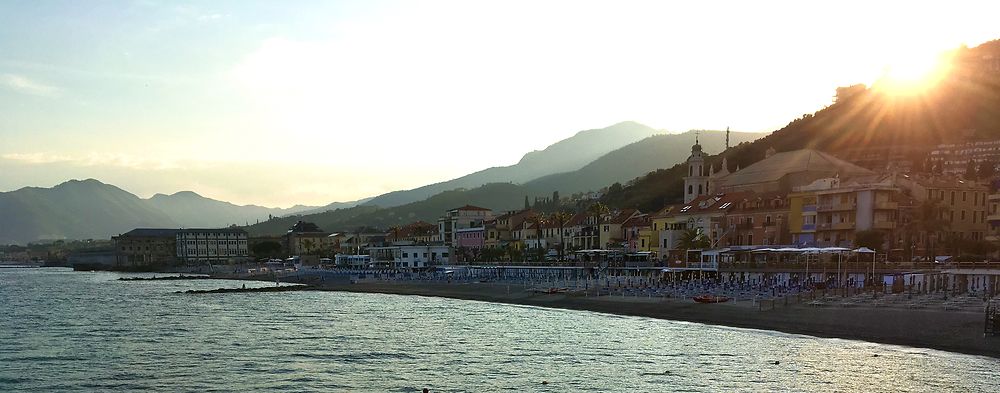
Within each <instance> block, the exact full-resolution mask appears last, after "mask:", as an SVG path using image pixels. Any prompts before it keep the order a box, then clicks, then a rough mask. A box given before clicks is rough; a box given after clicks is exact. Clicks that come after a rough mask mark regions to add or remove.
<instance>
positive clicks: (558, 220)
mask: <svg viewBox="0 0 1000 393" xmlns="http://www.w3.org/2000/svg"><path fill="white" fill-rule="evenodd" d="M572 218H573V215H572V214H570V213H568V212H565V211H557V212H555V213H552V214H550V215H549V222H551V223H553V224H555V225H556V226H557V227H559V262H562V261H563V257H564V254H565V251H566V239H565V238H564V236H563V232H564V231H565V228H566V224H568V223H569V220H571V219H572Z"/></svg>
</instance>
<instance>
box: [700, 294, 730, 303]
mask: <svg viewBox="0 0 1000 393" xmlns="http://www.w3.org/2000/svg"><path fill="white" fill-rule="evenodd" d="M694 301H696V302H698V303H723V302H728V301H729V298H728V297H726V296H713V295H700V296H695V297H694Z"/></svg>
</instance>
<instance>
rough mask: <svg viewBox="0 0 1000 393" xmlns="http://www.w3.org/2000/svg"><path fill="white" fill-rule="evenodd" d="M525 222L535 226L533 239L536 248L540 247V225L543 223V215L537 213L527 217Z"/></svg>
mask: <svg viewBox="0 0 1000 393" xmlns="http://www.w3.org/2000/svg"><path fill="white" fill-rule="evenodd" d="M524 221H525V222H528V223H531V224H532V225H534V226H535V240H536V243H535V244H536V245H537V246H538V248H541V247H542V225H543V224H545V216H544V215H541V214H538V215H533V216H530V217H528V218H527V219H526V220H524Z"/></svg>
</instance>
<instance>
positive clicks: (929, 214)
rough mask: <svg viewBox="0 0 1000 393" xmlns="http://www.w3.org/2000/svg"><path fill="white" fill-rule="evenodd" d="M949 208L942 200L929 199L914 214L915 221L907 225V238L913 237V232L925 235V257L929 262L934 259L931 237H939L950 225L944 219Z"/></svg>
mask: <svg viewBox="0 0 1000 393" xmlns="http://www.w3.org/2000/svg"><path fill="white" fill-rule="evenodd" d="M947 211H948V207H947V206H944V205H942V204H941V200H940V199H928V200H925V201H923V202H922V203H921V204H920V205H919V206H917V209H916V211H915V212H914V213H915V214H914V217H913V221H912V222H910V223H909V224H908V225H907V236H909V237H912V236H913V232H917V233H920V232H923V233H924V257H925V258H927V260H931V259H932V258H933V255H932V254H933V253H932V252H931V243H930V238H931V235H935V236H937V235H938V234H939V233H940V232H941V231H942V230H944V229H946V228H947V227H948V225H949V223H948V220H945V219H944V218H942V217H943V216H944V213H945V212H947Z"/></svg>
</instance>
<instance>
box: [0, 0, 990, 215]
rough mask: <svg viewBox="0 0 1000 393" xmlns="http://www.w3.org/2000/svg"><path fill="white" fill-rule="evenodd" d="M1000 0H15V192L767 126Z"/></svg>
mask: <svg viewBox="0 0 1000 393" xmlns="http://www.w3.org/2000/svg"><path fill="white" fill-rule="evenodd" d="M998 14H1000V2H991V1H948V2H940V1H938V2H931V1H927V2H921V1H907V2H902V1H900V2H889V1H886V2H870V1H836V2H801V1H787V2H779V1H774V2H769V1H759V2H758V1H755V2H747V1H700V2H665V1H539V0H535V1H517V0H513V1H512V0H504V1H435V0H427V1H325V2H317V1H280V2H276V1H261V2H256V1H245V0H240V1H221V0H220V1H203V2H184V1H155V0H142V1H86V2H81V1H44V0H39V1H4V2H0V191H9V190H14V189H18V188H21V187H25V186H40V187H50V186H53V185H56V184H58V183H61V182H63V181H66V180H68V179H74V178H76V179H84V178H96V179H98V180H101V181H104V182H108V183H112V184H115V185H117V186H119V187H121V188H123V189H125V190H128V191H130V192H133V193H135V194H137V195H139V196H140V197H149V196H151V195H153V194H154V193H167V194H169V193H173V192H177V191H182V190H191V191H195V192H198V193H199V194H202V195H204V196H208V197H211V198H215V199H220V200H226V201H230V202H234V203H238V204H250V203H253V204H259V205H265V206H279V207H287V206H291V205H294V204H309V205H325V204H327V203H330V202H334V201H350V200H355V199H360V198H365V197H370V196H375V195H377V194H380V193H383V192H388V191H392V190H397V189H407V188H413V187H418V186H421V185H425V184H429V183H433V182H437V181H443V180H447V179H451V178H455V177H458V176H462V175H464V174H467V173H471V172H474V171H477V170H480V169H484V168H488V167H491V166H499V165H511V164H514V163H516V162H517V161H518V160H519V159H520V157H521V156H522V155H523V154H525V153H527V152H529V151H532V150H540V149H543V148H545V147H546V146H547V145H549V144H552V143H554V142H556V141H559V140H561V139H564V138H567V137H569V136H572V135H573V134H575V133H576V132H577V131H580V130H585V129H592V128H603V127H606V126H609V125H612V124H615V123H618V122H621V121H626V120H633V121H638V122H640V123H643V124H646V125H649V126H651V127H654V128H656V129H662V130H664V131H665V132H679V131H685V130H688V129H725V128H726V127H731V128H732V129H733V130H739V131H773V130H776V129H779V128H781V127H782V126H784V125H785V124H787V123H788V122H789V121H791V120H793V119H795V118H797V117H799V116H801V115H802V114H805V113H812V112H815V111H816V110H819V109H821V108H822V107H824V106H826V105H829V104H830V102H831V100H832V96H833V94H834V91H835V88H836V87H838V86H847V85H851V84H855V83H866V84H870V83H871V82H873V81H874V80H875V79H877V78H878V77H879V76H880V75H883V74H885V73H886V72H887V70H889V69H893V68H896V69H900V68H905V67H907V66H909V65H913V64H923V63H926V62H927V59H933V58H935V57H936V56H937V55H938V54H939V53H941V52H942V51H945V50H949V49H953V48H956V47H959V46H960V45H968V46H975V45H978V44H980V43H982V42H985V41H988V40H992V39H997V38H1000V29H997V28H996V26H997V25H996V21H995V15H998Z"/></svg>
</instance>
